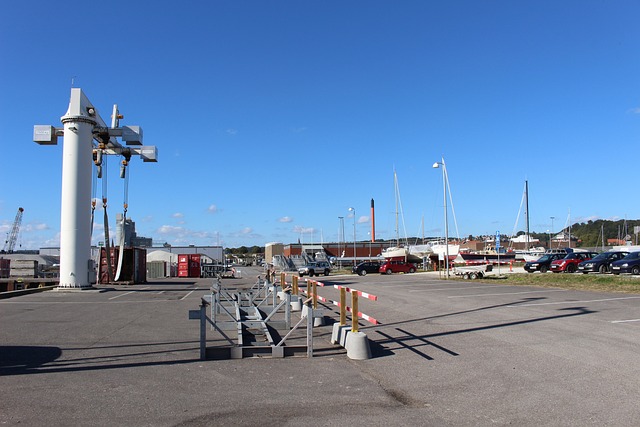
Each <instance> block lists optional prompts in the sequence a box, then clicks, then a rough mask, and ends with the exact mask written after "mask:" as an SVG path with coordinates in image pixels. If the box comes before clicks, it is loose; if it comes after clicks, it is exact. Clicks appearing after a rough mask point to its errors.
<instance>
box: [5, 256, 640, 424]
mask: <svg viewBox="0 0 640 427" xmlns="http://www.w3.org/2000/svg"><path fill="white" fill-rule="evenodd" d="M262 273H263V272H262V270H260V269H257V268H256V269H253V268H244V269H243V275H242V278H235V279H234V278H226V279H223V281H224V283H225V284H229V285H230V286H234V287H243V286H250V285H251V284H252V283H253V282H255V280H256V276H257V275H258V274H262ZM319 280H321V281H323V282H325V283H326V285H327V286H325V287H323V288H321V289H320V290H319V292H321V293H322V294H323V295H324V296H326V297H327V298H329V299H333V298H334V295H333V294H332V292H334V290H333V285H341V286H348V287H350V288H357V289H359V290H362V291H364V292H368V293H371V294H375V295H376V296H377V300H376V301H370V300H363V301H361V306H360V310H362V311H363V312H367V313H371V314H373V315H375V317H376V318H377V319H378V320H379V324H377V325H371V324H368V323H366V322H362V323H361V325H362V326H361V328H360V330H361V331H362V332H364V333H366V334H367V336H368V337H369V340H370V344H371V352H372V357H371V358H370V359H368V360H352V359H349V358H348V357H347V354H346V350H345V349H344V348H343V347H341V346H339V345H335V344H332V343H331V342H330V339H331V326H332V323H334V322H335V321H337V319H338V312H337V311H336V309H335V307H333V306H331V305H325V306H324V313H325V316H326V319H327V322H326V324H325V325H322V326H318V327H315V328H314V331H313V334H314V343H315V344H314V355H313V358H308V357H304V356H294V357H282V358H276V357H263V356H257V357H247V358H243V359H227V360H201V359H200V354H199V328H198V322H197V321H194V320H189V311H191V310H195V309H197V308H198V306H199V304H200V302H201V300H202V297H203V296H205V295H207V294H209V293H210V291H211V285H212V279H209V278H202V279H193V278H168V279H158V280H156V281H153V282H149V283H146V284H137V285H128V286H101V287H96V288H95V289H94V290H88V291H76V292H55V291H46V292H39V293H34V294H27V295H21V296H18V297H14V298H10V299H3V300H0V323H1V324H2V328H0V387H1V388H2V390H4V391H5V393H3V398H2V399H0V424H2V425H29V426H44V425H70V426H79V425H98V426H103V425H104V426H107V425H108V426H113V425H153V426H204V425H234V426H236V425H238V426H249V425H274V426H294V425H296V426H297V425H318V426H330V425H355V426H365V425H367V426H382V425H433V426H436V425H437V426H446V425H451V426H453V425H456V426H459V425H469V426H470V425H473V426H485V425H486V426H488V425H492V426H493V425H519V426H540V425H616V426H632V425H637V420H638V419H640V409H639V408H638V405H637V404H636V402H635V399H634V398H633V397H632V396H634V393H635V391H636V390H637V384H638V383H640V372H639V371H638V369H637V366H639V365H640V353H639V352H638V351H637V349H638V342H640V322H639V321H638V320H637V317H638V316H637V307H638V304H640V295H632V294H610V293H597V292H583V291H574V290H564V289H551V288H545V289H542V288H535V287H529V286H508V285H504V284H501V283H499V282H500V281H498V282H497V283H496V282H493V283H485V282H480V281H473V280H449V281H447V280H441V279H440V278H439V277H438V273H433V272H432V273H414V274H394V275H367V276H364V277H360V276H357V275H351V274H349V275H330V276H328V277H321V278H319ZM329 285H332V286H329ZM223 341H224V340H222V339H221V338H220V337H219V336H217V335H216V334H214V333H211V334H210V335H209V336H208V341H207V345H208V346H211V347H215V346H218V345H223V344H224V342H223Z"/></svg>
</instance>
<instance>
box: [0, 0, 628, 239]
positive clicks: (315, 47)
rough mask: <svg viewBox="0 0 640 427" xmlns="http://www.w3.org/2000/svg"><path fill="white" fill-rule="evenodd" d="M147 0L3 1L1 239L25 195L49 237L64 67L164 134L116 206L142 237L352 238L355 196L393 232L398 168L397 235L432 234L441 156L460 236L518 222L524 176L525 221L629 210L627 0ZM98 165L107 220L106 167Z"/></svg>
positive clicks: (438, 224) (56, 189) (362, 212)
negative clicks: (41, 128)
mask: <svg viewBox="0 0 640 427" xmlns="http://www.w3.org/2000/svg"><path fill="white" fill-rule="evenodd" d="M152 4H153V6H150V3H149V2H142V1H139V2H138V1H127V2H125V1H112V2H108V3H104V2H89V3H85V4H83V5H82V7H77V8H75V9H74V7H73V5H66V6H64V7H63V6H62V5H60V4H59V2H49V1H29V0H25V1H22V2H5V3H3V5H2V6H1V10H2V15H3V16H4V17H5V19H4V20H3V25H2V26H0V61H1V62H0V69H1V70H2V73H1V77H2V78H1V80H0V126H1V128H2V132H1V133H0V141H1V142H0V146H1V147H2V155H1V156H0V159H1V160H0V180H1V182H2V183H3V185H2V190H1V191H0V234H2V236H3V240H4V237H5V235H6V233H8V231H9V228H10V225H11V223H12V222H13V219H14V217H15V214H16V212H17V209H18V207H23V208H24V209H25V211H24V217H23V224H22V231H21V233H20V238H19V243H20V245H21V247H22V248H23V249H37V248H39V247H41V246H53V245H57V244H58V243H59V233H60V213H59V212H60V192H61V190H60V186H61V167H62V144H61V143H60V144H59V145H58V146H53V147H52V146H48V147H47V146H39V145H37V144H35V143H34V142H32V133H33V125H35V124H51V125H54V126H58V127H60V126H61V123H60V117H61V116H62V115H64V113H65V112H66V109H67V106H68V102H69V94H70V88H71V84H72V79H73V83H74V85H75V87H80V88H82V89H83V91H84V92H85V93H86V95H87V96H88V98H89V99H90V100H91V101H92V102H93V104H94V105H96V107H97V108H98V111H99V113H100V114H101V115H102V117H103V118H104V119H105V121H107V122H108V121H109V116H110V114H111V108H112V106H113V104H116V103H117V104H118V105H119V108H120V111H121V112H122V113H123V114H124V116H125V118H124V120H122V121H121V124H122V125H124V124H127V125H139V126H141V127H142V128H143V130H144V138H145V139H144V143H145V144H146V145H156V146H157V147H158V151H159V162H158V163H155V164H154V163H143V162H142V161H141V160H140V159H135V158H134V160H133V161H132V165H131V167H130V182H129V199H128V202H129V208H128V216H129V217H131V218H132V219H133V220H134V221H135V222H136V229H137V232H138V234H139V235H142V236H146V237H152V238H153V239H154V243H163V242H168V243H171V244H174V245H182V244H196V245H214V244H218V243H219V244H222V245H224V246H230V247H236V246H241V245H247V246H250V245H264V244H265V243H266V242H272V241H279V242H284V243H292V242H296V241H298V239H300V240H301V241H303V242H310V241H316V242H320V241H321V240H322V241H324V242H328V241H337V239H338V237H339V233H340V231H339V230H340V221H339V219H338V217H340V216H342V217H344V223H345V236H346V239H347V240H348V241H351V239H352V238H353V221H354V218H353V217H352V216H350V215H351V213H350V212H349V211H348V208H349V207H354V208H355V210H356V217H355V222H356V223H357V225H356V237H357V239H358V240H365V239H368V238H369V235H368V232H369V230H370V200H371V199H372V198H373V199H375V203H376V215H375V216H376V237H378V238H395V207H394V204H395V201H394V182H393V171H394V169H395V170H396V172H397V176H398V182H399V188H400V195H401V201H402V205H403V213H404V227H402V226H401V227H400V234H401V237H402V236H403V235H404V234H405V230H406V234H408V235H421V234H422V224H423V223H424V230H425V231H424V233H425V234H426V235H427V236H440V235H443V216H444V215H443V201H442V192H443V188H442V174H441V171H440V170H439V169H433V168H432V164H433V163H434V162H436V161H439V160H440V159H441V158H442V157H444V159H445V162H446V164H447V170H448V174H449V181H450V186H451V193H452V197H453V206H454V208H455V218H456V220H457V225H458V231H457V232H456V230H455V226H454V224H453V221H450V231H449V234H450V235H451V236H454V235H456V234H457V233H459V234H460V236H467V235H469V234H473V235H479V234H493V233H495V232H496V231H497V230H500V231H501V232H502V233H504V234H510V233H511V232H512V231H513V230H514V228H516V229H517V230H522V229H524V220H523V217H522V214H521V216H520V221H519V225H518V226H517V227H515V225H516V219H517V217H518V212H519V208H520V203H521V199H522V193H523V188H524V182H525V180H528V181H529V189H530V194H529V205H530V224H531V229H532V231H538V232H543V231H546V230H549V229H550V228H551V227H552V220H551V217H554V218H555V219H554V224H553V228H554V231H556V230H559V229H560V228H562V227H563V226H564V225H565V224H566V222H567V219H568V217H569V214H570V217H571V222H582V221H586V220H588V219H598V218H604V219H621V218H625V217H626V218H628V219H637V218H639V217H640V199H639V198H638V197H637V194H636V191H635V185H634V184H632V183H633V182H635V181H634V180H635V177H637V173H636V171H637V166H636V165H637V163H638V160H637V157H638V154H637V153H638V148H637V147H638V142H640V26H639V25H638V22H637V17H638V16H640V3H638V2H637V1H625V0H620V1H611V2H604V1H591V0H586V1H585V0H580V1H560V2H558V1H520V2H514V1H506V0H504V1H502V0H496V1H476V0H473V1H471V0H469V1H401V2H390V1H376V0H374V1H349V2H343V1H322V2H320V1H300V0H297V1H226V2H222V1H184V2H181V3H176V2H168V1H155V2H153V3H152ZM60 142H62V141H60ZM107 175H108V178H107V197H108V199H109V206H108V213H109V216H110V218H111V227H112V228H113V227H114V225H115V216H116V213H118V212H121V211H122V203H123V201H124V195H123V193H124V184H123V181H122V180H121V179H120V178H119V177H118V160H116V159H110V160H109V171H108V173H107ZM98 187H99V188H97V192H96V195H97V197H101V192H102V184H98ZM87 214H89V207H87ZM98 214H99V217H100V218H102V212H99V213H98ZM450 215H451V213H450ZM450 218H452V217H451V216H450ZM100 222H101V221H96V223H100ZM103 233H104V230H103V228H102V227H101V225H98V224H96V228H95V229H94V233H93V241H94V243H95V242H98V241H99V240H102V239H103V238H104V234H103Z"/></svg>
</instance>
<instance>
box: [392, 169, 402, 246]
mask: <svg viewBox="0 0 640 427" xmlns="http://www.w3.org/2000/svg"><path fill="white" fill-rule="evenodd" d="M393 186H394V193H395V196H396V246H400V230H399V229H398V175H397V174H396V170H395V169H394V170H393Z"/></svg>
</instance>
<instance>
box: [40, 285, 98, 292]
mask: <svg viewBox="0 0 640 427" xmlns="http://www.w3.org/2000/svg"><path fill="white" fill-rule="evenodd" d="M52 290H53V291H55V292H106V291H107V289H104V288H102V289H98V288H94V287H93V286H85V287H84V288H81V287H76V288H63V287H61V286H57V287H55V288H53V289H52Z"/></svg>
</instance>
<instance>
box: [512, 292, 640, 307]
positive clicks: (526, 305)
mask: <svg viewBox="0 0 640 427" xmlns="http://www.w3.org/2000/svg"><path fill="white" fill-rule="evenodd" d="M563 290H564V289H563ZM638 298H640V296H638V297H622V298H603V299H592V300H583V301H561V302H540V303H531V304H517V305H513V306H508V307H529V306H534V305H558V304H580V303H585V302H601V301H618V300H626V299H638Z"/></svg>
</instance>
